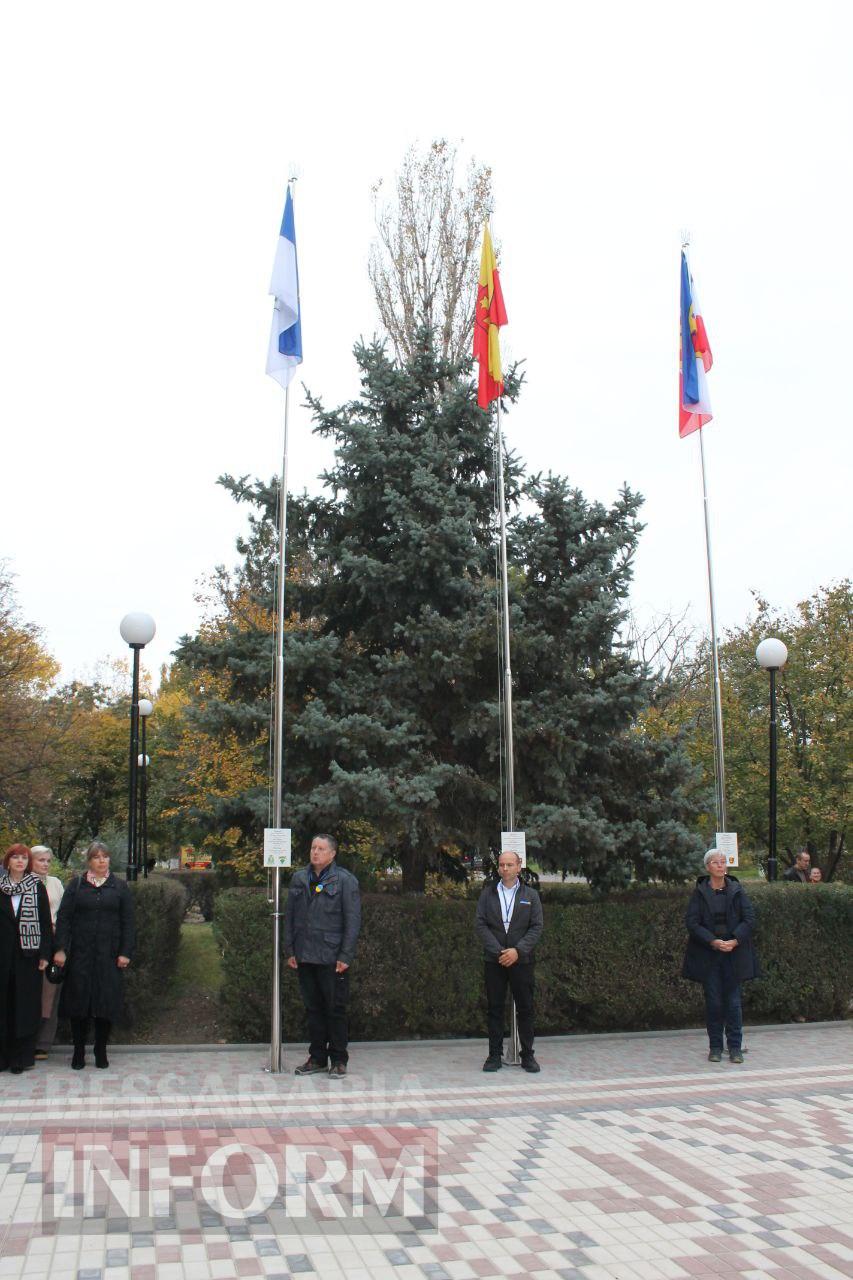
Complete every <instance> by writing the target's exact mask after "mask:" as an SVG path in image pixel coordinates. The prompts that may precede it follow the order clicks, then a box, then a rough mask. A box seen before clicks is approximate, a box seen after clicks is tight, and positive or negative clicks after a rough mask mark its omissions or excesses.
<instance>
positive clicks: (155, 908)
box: [125, 876, 187, 1029]
mask: <svg viewBox="0 0 853 1280" xmlns="http://www.w3.org/2000/svg"><path fill="white" fill-rule="evenodd" d="M130 891H131V893H132V894H133V905H134V913H135V924H136V950H135V951H134V955H133V964H132V965H131V966H130V968H129V969H128V970H127V973H126V974H125V983H126V985H125V994H126V997H127V1006H128V1013H129V1021H130V1024H131V1026H132V1027H133V1028H134V1029H138V1028H139V1027H141V1026H144V1025H145V1024H146V1023H147V1022H149V1021H150V1020H151V1018H152V1017H153V1016H154V1014H155V1013H156V1012H157V1011H158V1009H159V1008H160V1005H161V1002H162V999H163V992H164V991H165V990H166V989H167V988H168V986H169V983H170V982H171V980H172V977H173V975H174V972H175V961H176V959H177V955H178V947H179V946H180V943H181V922H182V921H183V918H184V913H185V912H186V909H187V896H186V891H185V890H184V889H183V888H182V886H181V885H179V884H174V883H170V882H169V881H168V880H166V879H165V878H164V877H160V876H151V877H149V878H148V879H147V880H137V881H135V882H134V883H133V884H131V885H130Z"/></svg>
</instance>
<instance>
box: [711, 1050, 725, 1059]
mask: <svg viewBox="0 0 853 1280" xmlns="http://www.w3.org/2000/svg"><path fill="white" fill-rule="evenodd" d="M722 1060H723V1051H722V1049H712V1050H711V1051H710V1053H709V1054H708V1061H709V1062H722Z"/></svg>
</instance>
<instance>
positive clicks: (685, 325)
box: [678, 249, 714, 439]
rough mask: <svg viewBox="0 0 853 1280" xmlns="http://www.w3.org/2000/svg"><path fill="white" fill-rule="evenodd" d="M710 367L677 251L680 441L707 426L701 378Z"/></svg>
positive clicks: (708, 414) (691, 285)
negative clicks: (679, 309) (678, 262)
mask: <svg viewBox="0 0 853 1280" xmlns="http://www.w3.org/2000/svg"><path fill="white" fill-rule="evenodd" d="M713 363H714V360H713V357H712V355H711V346H710V343H709V342H708V335H707V333H706V332H705V322H704V320H703V319H702V309H701V307H700V306H699V299H698V298H697V296H696V286H695V285H694V283H693V277H692V276H691V274H690V268H689V266H688V265H687V254H686V253H685V251H684V250H683V249H682V250H681V351H680V354H679V368H678V434H679V435H680V436H681V437H682V439H683V438H684V436H689V435H690V434H691V433H692V432H693V431H698V430H699V428H700V427H704V425H705V423H706V422H710V421H711V418H712V417H713V414H712V413H711V401H710V398H709V396H708V384H707V382H706V380H705V374H706V373H707V372H708V370H709V369H710V368H711V365H712V364H713Z"/></svg>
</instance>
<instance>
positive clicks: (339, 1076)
mask: <svg viewBox="0 0 853 1280" xmlns="http://www.w3.org/2000/svg"><path fill="white" fill-rule="evenodd" d="M346 1073H347V1064H346V1063H345V1062H333V1063H332V1065H331V1066H330V1067H329V1079H330V1080H343V1078H344V1076H345V1075H346Z"/></svg>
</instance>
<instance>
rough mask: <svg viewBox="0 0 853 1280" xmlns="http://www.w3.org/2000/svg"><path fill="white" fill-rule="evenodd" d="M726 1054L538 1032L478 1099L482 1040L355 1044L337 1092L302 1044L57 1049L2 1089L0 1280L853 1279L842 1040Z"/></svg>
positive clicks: (696, 1041) (789, 1032) (851, 1118)
mask: <svg viewBox="0 0 853 1280" xmlns="http://www.w3.org/2000/svg"><path fill="white" fill-rule="evenodd" d="M747 1044H748V1054H747V1060H746V1062H745V1063H744V1064H743V1065H742V1066H737V1067H735V1066H729V1065H728V1064H726V1065H724V1066H723V1068H722V1069H721V1068H719V1067H715V1066H710V1067H709V1066H708V1064H707V1063H706V1062H705V1049H704V1045H703V1037H702V1035H701V1033H699V1032H695V1033H672V1034H668V1035H667V1034H664V1035H650V1036H642V1035H641V1036H601V1037H577V1038H574V1039H569V1038H566V1039H554V1040H544V1041H540V1043H539V1045H538V1046H537V1056H538V1057H539V1059H540V1062H541V1063H542V1067H543V1070H542V1074H541V1076H538V1077H537V1078H536V1082H535V1083H532V1082H530V1081H529V1079H528V1078H527V1077H523V1076H522V1075H521V1073H520V1072H513V1071H510V1070H505V1071H503V1072H500V1073H499V1074H498V1076H497V1078H491V1079H490V1080H489V1081H488V1082H487V1083H486V1084H484V1083H483V1077H482V1072H481V1070H480V1068H481V1066H482V1049H483V1046H482V1045H480V1044H474V1043H471V1042H448V1043H444V1044H419V1045H415V1044H399V1045H390V1046H389V1045H382V1046H378V1045H371V1046H354V1048H353V1055H352V1060H351V1064H350V1074H349V1076H348V1077H347V1080H346V1081H344V1082H341V1083H340V1084H339V1085H338V1086H337V1087H336V1088H335V1091H334V1092H332V1090H330V1088H329V1085H328V1081H326V1080H320V1079H317V1078H311V1077H308V1078H306V1079H304V1080H303V1079H301V1078H296V1077H294V1076H293V1075H292V1074H291V1072H290V1067H291V1065H293V1064H295V1063H296V1062H298V1061H301V1060H302V1058H303V1057H304V1051H302V1050H301V1046H300V1050H299V1051H296V1050H293V1051H290V1052H288V1054H287V1056H286V1063H287V1068H288V1069H287V1072H286V1074H283V1075H281V1076H275V1077H273V1076H269V1075H267V1074H265V1073H264V1071H263V1066H264V1063H265V1058H266V1055H265V1053H264V1052H263V1051H262V1050H257V1049H241V1050H239V1051H231V1050H222V1051H220V1052H216V1053H205V1052H201V1051H193V1050H186V1051H184V1052H183V1053H181V1054H176V1053H170V1052H166V1051H163V1050H151V1051H145V1052H131V1051H127V1050H122V1049H121V1048H117V1049H116V1051H115V1053H114V1055H112V1056H113V1057H114V1062H113V1070H111V1071H110V1072H109V1073H101V1072H98V1073H97V1074H96V1073H95V1072H84V1073H79V1075H78V1073H73V1074H72V1073H71V1072H70V1070H69V1063H68V1055H67V1054H65V1053H64V1052H62V1051H60V1052H57V1054H55V1055H53V1056H52V1057H51V1058H50V1059H49V1060H48V1062H47V1063H45V1064H40V1066H39V1069H38V1071H37V1072H36V1073H31V1074H30V1075H29V1076H28V1077H27V1078H26V1082H25V1083H22V1081H21V1080H18V1079H12V1078H9V1079H8V1081H4V1092H3V1095H2V1098H0V1280H2V1277H4V1276H9V1277H15V1276H19V1275H30V1274H32V1275H34V1276H36V1275H38V1276H47V1277H51V1276H56V1277H57V1278H60V1277H61V1280H75V1278H77V1280H111V1277H113V1276H114V1277H116V1280H118V1277H119V1276H120V1277H121V1280H203V1278H207V1277H215V1276H223V1277H225V1276H229V1277H230V1276H265V1277H268V1278H269V1277H273V1280H274V1278H275V1277H279V1280H285V1278H287V1277H291V1278H292V1277H293V1276H307V1277H310V1276H312V1275H316V1276H323V1277H324V1280H325V1278H326V1277H328V1280H343V1278H344V1277H347V1280H408V1277H410V1276H411V1277H415V1278H416V1280H417V1277H422V1278H426V1277H430V1278H431V1280H445V1278H447V1280H471V1278H472V1277H473V1278H476V1277H483V1278H484V1280H488V1278H489V1277H500V1278H503V1277H515V1276H521V1277H528V1276H529V1277H531V1280H553V1278H554V1277H570V1278H571V1280H580V1278H581V1277H582V1278H583V1280H681V1278H682V1277H689V1276H709V1277H710V1276H715V1275H716V1276H722V1275H727V1276H732V1277H743V1280H759V1278H761V1280H767V1277H776V1278H777V1280H833V1277H839V1276H847V1277H850V1276H853V1232H851V1223H853V1053H851V1048H852V1047H853V1042H851V1029H850V1027H849V1026H845V1025H843V1024H838V1025H831V1026H814V1027H808V1026H802V1027H795V1028H787V1027H780V1028H768V1029H755V1028H753V1029H752V1030H750V1032H749V1035H748V1038H747ZM81 1077H82V1078H81ZM63 1160H64V1161H65V1162H66V1164H65V1165H63ZM134 1161H136V1162H137V1163H136V1165H134ZM78 1175H79V1177H78ZM143 1175H144V1176H143ZM134 1187H136V1189H137V1191H138V1192H139V1196H138V1201H137V1202H133V1201H132V1192H133V1189H134ZM412 1188H414V1191H416V1192H418V1194H417V1195H415V1194H414V1193H412V1194H411V1195H410V1191H411V1189H412ZM143 1193H144V1194H143ZM146 1197H147V1198H146ZM409 1201H411V1203H410V1202H409Z"/></svg>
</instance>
